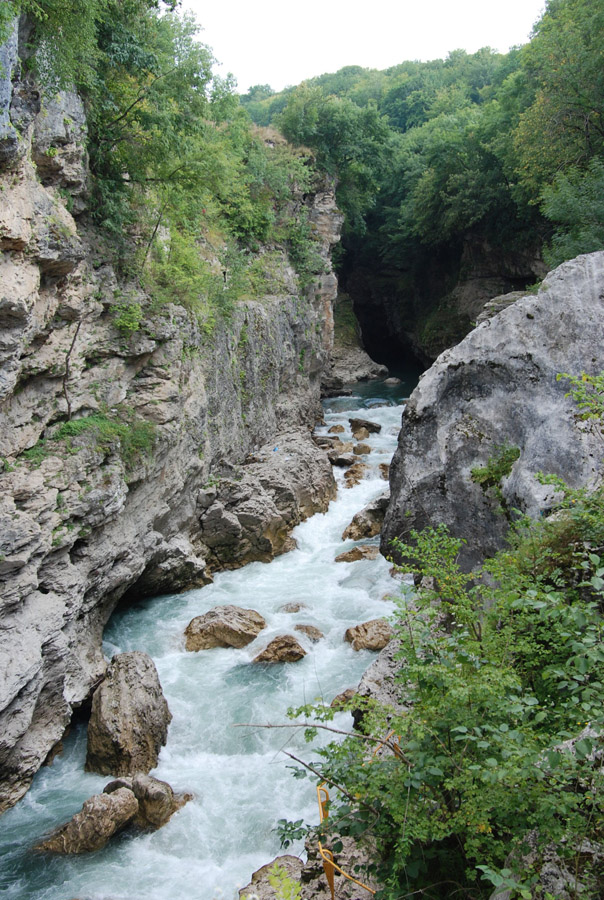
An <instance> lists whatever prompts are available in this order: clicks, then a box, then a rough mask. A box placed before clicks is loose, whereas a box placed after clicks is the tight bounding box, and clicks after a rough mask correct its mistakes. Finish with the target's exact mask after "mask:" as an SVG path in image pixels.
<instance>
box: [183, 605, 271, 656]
mask: <svg viewBox="0 0 604 900" xmlns="http://www.w3.org/2000/svg"><path fill="white" fill-rule="evenodd" d="M265 626H266V621H265V620H264V618H263V617H262V616H261V615H260V613H258V612H256V611H255V610H254V609H242V608H241V607H240V606H216V607H214V609H211V610H209V612H207V613H204V614H203V615H202V616H195V618H194V619H192V620H191V621H190V622H189V624H188V625H187V627H186V629H185V639H186V640H185V648H186V649H187V650H193V651H197V650H208V649H210V648H211V647H246V646H247V645H248V644H250V643H251V642H252V641H253V640H254V638H256V637H257V636H258V635H259V634H260V632H261V631H262V629H263V628H264V627H265Z"/></svg>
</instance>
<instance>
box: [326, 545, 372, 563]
mask: <svg viewBox="0 0 604 900" xmlns="http://www.w3.org/2000/svg"><path fill="white" fill-rule="evenodd" d="M379 555H380V548H379V547H377V546H376V545H375V544H363V545H362V546H360V547H353V548H352V550H345V551H344V553H340V554H339V556H336V559H335V561H336V562H358V560H359V559H377V558H378V556H379Z"/></svg>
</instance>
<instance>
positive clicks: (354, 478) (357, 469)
mask: <svg viewBox="0 0 604 900" xmlns="http://www.w3.org/2000/svg"><path fill="white" fill-rule="evenodd" d="M368 468H369V467H368V465H367V463H364V462H357V463H354V464H353V465H352V466H350V468H349V469H348V471H347V472H346V474H345V475H344V481H345V482H346V487H347V488H351V487H354V486H355V484H359V483H360V482H361V481H362V480H363V478H364V476H365V472H366V471H367V469H368Z"/></svg>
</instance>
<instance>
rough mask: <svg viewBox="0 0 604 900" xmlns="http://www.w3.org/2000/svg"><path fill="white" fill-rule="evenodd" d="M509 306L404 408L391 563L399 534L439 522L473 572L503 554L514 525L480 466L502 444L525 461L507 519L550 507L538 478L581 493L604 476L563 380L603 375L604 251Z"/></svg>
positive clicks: (385, 541)
mask: <svg viewBox="0 0 604 900" xmlns="http://www.w3.org/2000/svg"><path fill="white" fill-rule="evenodd" d="M504 300H505V298H504ZM508 300H512V301H514V300H515V302H512V303H511V305H507V306H506V303H505V302H502V303H500V304H498V303H496V302H495V303H494V304H493V308H495V309H497V308H498V307H503V309H502V311H501V312H499V313H497V314H496V315H494V316H492V317H490V318H485V319H484V321H482V322H481V324H480V325H479V326H478V327H477V328H476V329H475V330H474V331H472V332H471V333H470V334H469V335H468V336H467V337H466V338H465V339H464V340H463V341H462V342H461V343H460V344H459V345H458V346H456V347H454V348H452V349H451V350H447V351H445V352H444V353H443V354H441V356H439V358H438V359H437V360H436V362H435V363H434V365H433V366H432V368H431V369H429V370H428V371H427V372H426V373H425V374H424V375H423V376H422V378H421V379H420V382H419V385H418V387H417V388H416V390H415V391H414V392H413V394H412V396H411V398H410V400H409V402H408V404H407V407H406V409H405V412H404V415H403V424H402V430H401V433H400V437H399V443H398V449H397V451H396V454H395V457H394V460H393V465H392V467H391V494H392V496H391V502H390V506H389V508H388V511H387V514H386V519H385V524H384V531H383V537H382V552H384V553H385V554H386V555H389V553H390V546H389V542H390V540H391V539H392V538H393V537H395V536H403V538H404V537H405V536H408V534H409V530H410V529H411V528H416V529H421V528H423V527H425V526H426V525H437V524H439V523H441V522H443V523H445V524H446V525H447V526H448V527H449V528H450V529H451V531H452V532H453V534H455V535H456V536H458V537H463V538H465V540H466V541H467V544H466V546H465V549H464V550H463V551H462V556H463V563H464V564H465V566H466V567H471V566H472V565H474V564H475V563H477V562H479V561H480V560H482V559H483V558H484V557H485V556H488V555H491V554H492V553H494V552H495V551H496V550H497V549H499V548H500V547H501V546H502V543H503V540H504V537H505V534H506V532H507V530H508V527H509V522H508V519H507V517H506V515H504V514H503V511H502V509H501V503H500V502H499V501H498V500H497V499H496V498H495V497H494V495H493V493H492V492H489V491H486V492H485V491H484V490H483V489H482V488H481V486H480V485H479V484H478V483H477V482H476V480H475V479H473V478H472V469H476V468H479V467H485V466H487V465H488V463H489V459H492V458H493V457H495V456H496V455H497V453H498V451H500V450H501V448H503V447H506V446H507V447H510V448H516V449H517V451H518V453H519V456H518V458H517V459H516V460H515V461H514V462H513V465H511V469H510V471H509V474H508V475H506V476H505V477H504V478H503V479H502V481H501V485H500V490H501V499H502V501H503V505H504V507H505V509H506V510H507V511H508V512H509V513H511V511H512V510H515V509H518V510H521V511H522V512H524V513H527V514H528V515H530V516H533V517H534V516H538V515H539V514H540V513H541V512H543V511H544V510H547V509H548V508H549V507H551V505H552V499H553V488H552V487H549V486H546V485H542V484H541V483H540V482H539V481H538V480H537V478H536V475H537V474H538V473H539V472H543V473H553V474H555V475H559V476H560V477H562V478H563V479H564V480H565V481H566V482H567V483H568V484H569V485H571V486H572V487H579V486H588V487H589V486H593V485H594V484H596V483H598V482H599V480H600V479H601V478H602V474H603V461H602V441H601V436H600V434H598V433H596V432H595V431H594V430H593V429H591V428H589V427H588V425H587V424H586V423H583V424H582V423H578V422H577V419H576V412H577V410H576V407H575V406H574V404H573V401H572V399H570V398H569V397H567V396H566V393H567V392H568V387H569V386H568V382H565V381H564V380H562V381H558V380H557V378H556V376H557V374H558V373H562V372H570V373H573V374H578V373H581V372H587V373H588V374H596V373H598V372H600V371H601V370H602V369H603V368H604V351H603V347H604V252H599V253H593V254H590V255H587V256H580V257H578V258H577V259H575V260H572V261H571V262H568V263H564V264H563V265H562V266H559V267H558V268H557V269H555V270H554V271H553V272H551V273H550V274H549V275H548V276H547V278H546V279H545V280H544V281H543V283H542V285H541V287H540V289H539V291H538V293H537V294H535V295H532V294H525V295H520V296H519V298H518V296H517V297H516V298H514V297H511V298H508Z"/></svg>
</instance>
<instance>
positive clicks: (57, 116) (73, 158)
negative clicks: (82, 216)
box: [32, 91, 88, 215]
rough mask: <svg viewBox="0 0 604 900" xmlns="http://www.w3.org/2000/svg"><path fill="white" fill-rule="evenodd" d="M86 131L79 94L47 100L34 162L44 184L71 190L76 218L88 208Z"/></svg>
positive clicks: (37, 129) (36, 129) (38, 128)
mask: <svg viewBox="0 0 604 900" xmlns="http://www.w3.org/2000/svg"><path fill="white" fill-rule="evenodd" d="M87 131H88V129H87V127H86V116H85V114H84V104H83V103H82V101H81V100H80V98H79V97H78V95H77V94H76V93H74V92H73V91H60V92H59V93H57V94H56V95H54V96H53V97H45V98H44V102H43V105H42V110H41V112H40V115H38V116H37V117H36V120H35V127H34V136H33V143H32V156H33V160H34V162H35V164H36V168H37V170H38V174H39V176H40V178H41V180H42V183H43V184H44V185H56V186H60V187H63V188H65V189H67V190H68V191H69V193H70V194H71V197H72V199H73V204H72V213H73V214H74V215H78V214H79V213H81V212H83V211H84V209H85V208H86V205H85V202H84V199H83V194H84V193H85V190H86V182H87V180H88V156H87V153H86V136H87Z"/></svg>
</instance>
